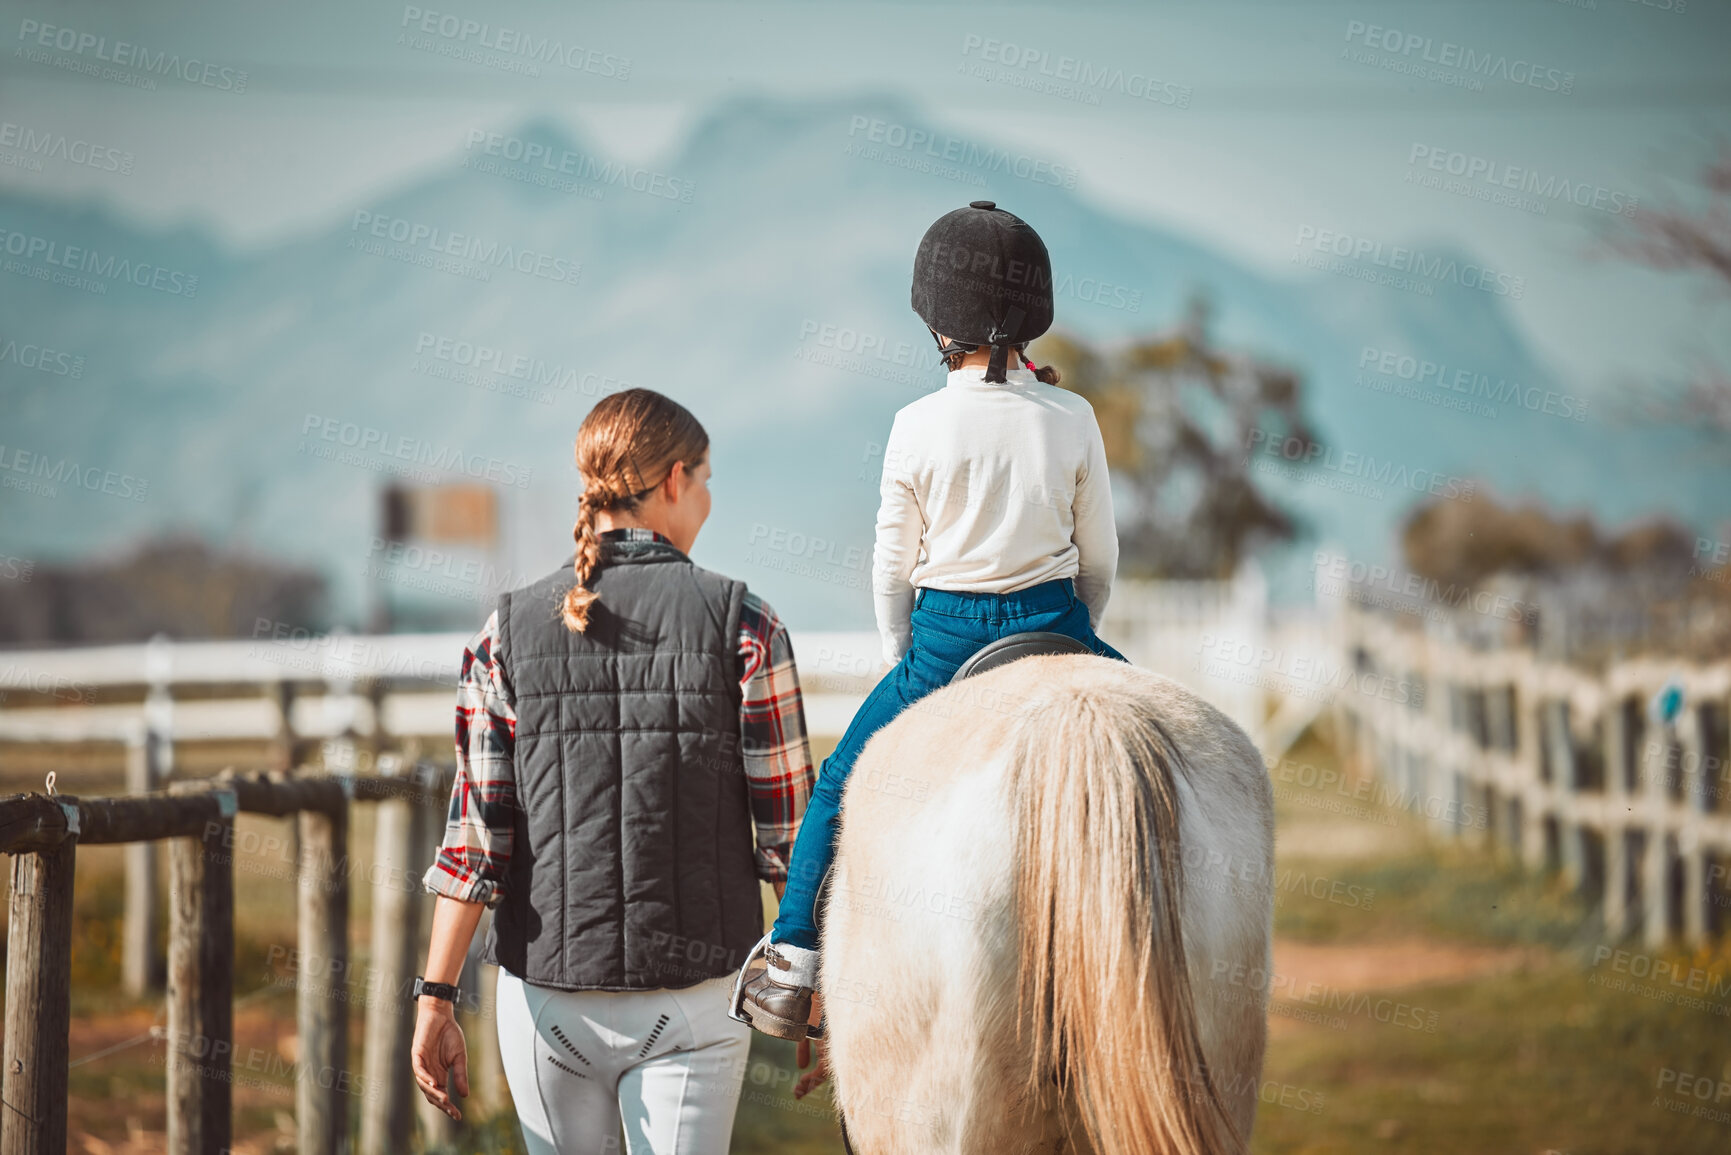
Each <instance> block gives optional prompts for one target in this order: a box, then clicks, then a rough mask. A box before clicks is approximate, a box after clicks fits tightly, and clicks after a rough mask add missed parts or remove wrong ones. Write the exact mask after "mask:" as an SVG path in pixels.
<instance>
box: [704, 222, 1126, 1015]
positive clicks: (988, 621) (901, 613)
mask: <svg viewBox="0 0 1731 1155" xmlns="http://www.w3.org/2000/svg"><path fill="white" fill-rule="evenodd" d="M913 307H914V311H915V312H916V313H918V314H919V315H920V317H921V319H922V320H924V321H925V322H926V325H927V327H928V328H930V329H931V331H932V336H933V339H935V340H936V341H937V343H938V348H939V350H940V352H941V353H942V355H943V358H944V361H945V362H946V364H947V365H948V366H949V378H948V380H947V381H946V382H945V385H944V387H943V388H942V389H939V390H937V391H935V392H933V393H930V394H927V395H926V396H924V397H922V398H920V399H919V400H918V401H915V402H914V403H913V404H911V405H908V406H906V407H905V408H903V409H902V410H901V411H900V412H898V413H897V414H896V416H895V422H894V424H893V426H892V427H891V430H890V435H889V438H888V439H887V441H886V443H885V445H884V468H883V480H882V482H881V484H880V486H879V491H880V495H881V498H882V504H881V506H880V508H879V510H878V518H877V545H876V549H875V550H874V552H873V558H872V592H873V596H874V600H875V603H876V613H877V623H878V631H879V633H880V634H881V635H882V638H883V652H884V660H885V661H887V662H889V663H890V664H891V665H892V666H893V667H894V668H893V669H891V670H890V672H889V673H888V674H887V675H885V676H884V678H883V679H882V680H881V681H879V682H878V684H877V685H876V686H875V687H874V688H873V689H872V692H871V694H870V695H869V696H868V697H867V698H866V701H865V704H864V705H863V706H861V707H860V710H859V713H858V714H856V715H855V716H854V719H853V722H852V723H851V724H850V725H849V726H848V728H847V733H846V734H845V735H843V737H842V740H841V743H840V745H838V746H837V747H836V748H835V752H834V753H833V754H831V755H830V756H829V758H827V759H826V760H825V761H824V764H823V768H822V770H821V771H820V772H819V775H818V782H817V788H816V790H815V791H814V792H813V794H812V797H811V801H810V803H809V805H808V807H807V809H806V812H805V817H804V819H803V821H802V823H801V825H800V831H799V837H798V839H797V841H796V842H795V843H794V849H793V861H792V863H791V864H790V866H789V868H788V882H787V890H786V893H785V894H784V895H783V897H782V900H781V910H780V914H779V916H778V917H777V918H776V920H775V926H774V929H772V930H771V931H770V933H769V935H768V936H767V948H766V949H765V951H764V957H765V959H766V961H767V963H768V966H767V967H765V968H764V970H763V971H762V972H761V973H759V974H757V975H755V976H753V977H752V978H750V979H749V980H747V979H746V974H745V970H742V971H741V972H740V982H741V984H742V985H740V986H739V988H738V994H737V995H736V999H737V1005H738V1011H739V1014H738V1017H741V1018H744V1019H745V1021H747V1022H749V1023H750V1024H751V1025H752V1026H753V1027H755V1028H756V1029H758V1030H760V1031H762V1032H764V1033H765V1034H770V1035H775V1036H777V1037H779V1038H784V1039H804V1038H805V1037H806V1034H807V1021H808V1020H809V1018H810V1017H811V1007H812V991H813V990H814V989H815V988H816V986H817V974H818V971H817V959H818V953H817V947H818V932H817V926H816V914H817V911H816V899H817V891H818V887H819V884H820V883H821V882H822V880H823V876H824V872H825V871H826V870H827V869H828V867H829V864H830V861H831V859H832V857H833V855H834V839H835V832H836V826H837V821H838V816H839V812H840V808H841V797H842V788H843V787H844V786H845V785H846V784H847V778H848V774H849V773H850V772H851V771H852V769H853V763H854V760H855V759H856V758H857V757H858V755H859V752H860V750H861V749H862V748H863V747H864V746H865V744H866V740H867V739H868V738H870V737H871V736H872V735H873V734H874V733H876V732H877V731H878V730H879V729H880V728H881V727H883V726H884V725H886V724H887V723H888V722H889V721H890V720H891V719H892V718H894V717H895V716H896V715H897V714H898V713H900V712H901V710H903V709H904V708H906V707H907V706H908V705H910V704H912V703H913V702H916V701H918V700H919V699H920V698H922V697H924V696H925V695H927V694H929V693H931V692H932V691H934V690H937V689H939V688H940V687H942V686H944V685H945V684H947V683H948V682H949V680H950V678H951V676H952V675H954V674H955V672H956V670H957V669H959V668H960V667H961V665H962V664H963V663H964V662H966V661H967V660H968V658H970V657H972V656H973V654H974V653H976V652H977V651H978V650H979V649H980V648H981V647H983V646H985V645H986V644H987V643H989V642H992V641H995V640H996V639H998V638H1001V637H1005V636H1007V635H1009V634H1017V633H1024V632H1028V631H1035V630H1040V631H1050V632H1053V633H1059V634H1065V635H1068V636H1069V637H1072V638H1075V639H1077V640H1078V641H1080V642H1082V643H1084V644H1085V645H1087V647H1088V648H1089V649H1090V650H1092V651H1093V652H1094V653H1096V654H1100V655H1102V656H1104V657H1111V658H1116V659H1118V660H1119V661H1124V660H1126V659H1125V658H1124V656H1123V655H1122V654H1120V653H1118V651H1117V650H1114V649H1113V648H1112V647H1111V646H1109V645H1107V644H1106V643H1105V642H1103V641H1101V640H1100V638H1099V637H1098V636H1097V635H1096V634H1095V633H1094V629H1095V627H1096V626H1097V625H1098V624H1099V621H1100V615H1101V613H1102V612H1103V611H1104V610H1105V608H1106V598H1107V596H1108V594H1109V593H1110V592H1111V587H1112V576H1113V572H1114V570H1115V569H1116V567H1117V564H1118V535H1117V529H1116V527H1115V525H1114V524H1113V520H1112V494H1111V490H1110V488H1109V485H1108V479H1107V473H1106V450H1105V445H1104V443H1103V442H1102V441H1101V437H1100V427H1099V424H1098V423H1097V422H1096V421H1095V420H1094V411H1093V409H1092V407H1091V406H1089V404H1088V402H1087V401H1086V400H1084V399H1083V398H1082V397H1080V396H1078V395H1077V394H1075V393H1071V392H1068V391H1066V390H1063V389H1058V388H1056V385H1057V382H1058V371H1057V370H1056V369H1053V368H1052V367H1050V366H1047V367H1044V368H1041V369H1038V370H1036V369H1035V368H1034V365H1033V363H1032V362H1030V361H1028V360H1027V359H1026V357H1025V355H1024V354H1025V350H1026V348H1027V344H1028V342H1030V341H1032V340H1033V339H1034V338H1035V337H1038V336H1039V335H1040V334H1042V333H1044V332H1045V331H1046V330H1047V329H1048V328H1050V327H1051V324H1052V268H1051V261H1050V259H1049V257H1048V256H1047V253H1046V246H1045V244H1044V243H1042V242H1041V240H1040V237H1039V235H1038V234H1037V233H1035V232H1034V230H1033V229H1032V228H1030V227H1029V226H1028V225H1027V223H1026V222H1024V221H1022V220H1020V219H1019V218H1017V217H1015V216H1013V215H1012V214H1010V213H1008V212H1005V211H1004V210H1003V209H1000V208H998V207H997V206H996V205H994V204H993V203H992V202H991V201H974V202H973V203H972V204H970V205H969V206H968V207H967V208H964V209H957V210H955V211H954V212H951V213H946V214H945V215H944V216H942V217H940V218H939V219H938V221H937V223H935V224H934V225H932V227H931V228H930V229H928V230H927V231H926V235H925V237H924V238H923V239H922V240H921V241H920V247H919V252H918V253H917V255H916V256H915V257H914V279H913ZM985 346H990V352H989V353H988V352H987V351H986V349H985ZM1012 349H1013V350H1014V351H1015V353H1016V362H1017V364H1018V366H1025V367H1017V368H1012V369H1009V370H1008V372H1006V370H1005V361H1006V357H1007V355H1008V353H1009V351H1010V350H1012ZM759 946H760V947H761V946H764V944H763V943H760V944H759ZM754 955H755V952H754ZM747 966H748V967H749V960H748V963H747Z"/></svg>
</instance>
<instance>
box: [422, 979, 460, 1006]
mask: <svg viewBox="0 0 1731 1155" xmlns="http://www.w3.org/2000/svg"><path fill="white" fill-rule="evenodd" d="M422 995H432V996H433V997H434V998H435V999H444V1000H445V1001H446V1002H448V1003H455V1002H456V1001H457V1000H458V999H460V998H462V997H463V992H462V991H460V990H458V989H457V985H456V984H455V983H430V982H428V981H427V980H426V979H424V978H422V977H421V976H420V975H416V976H415V992H414V994H412V995H410V996H409V997H410V998H411V999H416V1000H418V999H420V997H421V996H422Z"/></svg>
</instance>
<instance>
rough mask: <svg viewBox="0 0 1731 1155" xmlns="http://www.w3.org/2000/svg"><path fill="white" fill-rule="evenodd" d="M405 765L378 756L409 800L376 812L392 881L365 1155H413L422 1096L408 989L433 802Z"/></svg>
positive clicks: (381, 948) (375, 961)
mask: <svg viewBox="0 0 1731 1155" xmlns="http://www.w3.org/2000/svg"><path fill="white" fill-rule="evenodd" d="M404 766H405V763H404V761H403V759H401V758H400V757H398V756H396V755H392V754H383V755H380V756H379V758H378V772H379V774H380V775H381V776H384V777H398V778H399V780H400V781H401V782H402V784H403V796H401V797H397V798H389V799H385V800H383V801H381V802H379V803H378V804H377V808H376V809H375V810H374V816H375V817H374V823H373V860H374V862H375V863H377V864H378V866H379V867H381V868H382V869H381V870H379V871H378V872H377V876H382V877H383V878H384V879H385V882H384V883H383V884H382V885H380V886H378V887H377V888H376V889H375V892H374V894H373V928H372V952H371V953H372V962H371V969H370V973H369V975H368V982H367V989H368V999H367V1025H366V1042H365V1053H364V1058H363V1061H364V1063H365V1074H366V1080H365V1085H366V1088H367V1099H366V1102H365V1103H364V1104H363V1106H362V1108H361V1155H396V1153H397V1152H401V1151H406V1150H408V1148H409V1135H410V1132H411V1130H412V1129H413V1127H414V1119H415V1116H414V1100H415V1099H417V1098H419V1097H420V1095H419V1093H418V1092H417V1091H416V1089H415V1081H414V1075H413V1074H412V1073H411V1071H410V1068H409V1044H410V1043H411V1041H412V1040H413V1036H414V1030H415V1015H414V1011H415V1007H414V1004H413V1003H412V1002H411V1001H410V1000H409V997H408V991H409V989H410V986H411V984H412V983H413V981H414V976H415V962H416V959H417V958H418V954H417V952H418V949H419V946H420V941H421V926H420V923H421V920H420V917H419V915H420V913H421V908H422V906H423V905H424V904H423V903H422V902H421V897H420V894H419V891H420V868H421V867H423V866H425V865H426V864H425V863H422V862H420V855H421V844H422V843H423V842H424V841H425V840H426V833H425V827H426V825H427V804H426V800H425V799H424V798H423V797H422V792H423V787H422V786H421V783H420V780H419V775H418V774H417V775H412V776H410V775H401V776H400V775H399V771H400V770H402V769H403V768H404Z"/></svg>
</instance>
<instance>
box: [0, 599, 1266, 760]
mask: <svg viewBox="0 0 1731 1155" xmlns="http://www.w3.org/2000/svg"><path fill="white" fill-rule="evenodd" d="M1266 617H1267V590H1266V587H1265V585H1264V583H1263V581H1262V579H1261V577H1260V575H1259V574H1257V573H1256V572H1255V571H1246V573H1244V574H1242V575H1241V576H1240V577H1239V578H1238V579H1236V580H1234V581H1232V582H1120V583H1119V584H1118V586H1117V587H1116V588H1115V589H1114V592H1113V595H1112V600H1111V602H1110V604H1109V605H1108V606H1107V610H1106V618H1105V621H1104V622H1103V623H1102V628H1101V632H1102V633H1103V634H1104V635H1105V636H1106V638H1107V640H1109V641H1111V642H1112V643H1113V644H1114V645H1116V646H1118V648H1119V649H1120V650H1122V651H1123V652H1124V654H1125V656H1127V657H1129V658H1130V659H1131V660H1132V661H1134V662H1136V663H1137V664H1139V665H1144V666H1147V667H1148V668H1150V669H1154V670H1157V671H1159V672H1161V673H1165V674H1168V675H1170V676H1171V677H1174V678H1177V679H1178V680H1180V681H1183V682H1186V683H1187V684H1190V685H1192V686H1193V687H1194V688H1195V689H1196V690H1197V691H1198V692H1200V693H1202V694H1203V695H1204V696H1206V697H1208V698H1209V699H1210V700H1212V701H1214V702H1215V703H1216V704H1217V705H1219V706H1220V707H1221V708H1222V709H1224V710H1226V712H1227V713H1229V714H1231V715H1232V716H1233V717H1234V718H1235V719H1237V720H1238V721H1239V722H1240V723H1241V724H1242V725H1244V726H1245V727H1246V728H1247V729H1249V730H1250V731H1251V732H1252V733H1253V734H1255V733H1256V732H1257V728H1258V727H1259V726H1260V725H1261V723H1262V718H1263V712H1264V711H1263V699H1262V696H1261V694H1260V693H1258V692H1256V689H1255V688H1254V687H1245V686H1241V685H1237V684H1234V683H1230V682H1221V681H1219V680H1209V679H1205V678H1200V677H1198V670H1197V665H1196V655H1197V653H1198V650H1199V647H1200V644H1201V639H1202V637H1203V636H1204V635H1205V634H1208V633H1211V632H1213V633H1229V634H1233V635H1235V636H1237V635H1242V636H1245V637H1249V638H1260V637H1261V636H1262V632H1263V629H1264V623H1265V620H1266ZM792 640H793V648H794V653H795V657H796V659H797V661H798V664H799V670H800V678H801V682H802V684H803V686H804V688H805V708H806V721H807V725H808V727H809V728H810V730H811V732H812V733H813V734H814V735H827V736H838V735H840V733H841V732H842V731H843V730H844V729H846V727H847V723H848V722H849V721H850V720H851V719H852V717H853V713H854V711H855V710H856V709H857V708H858V706H859V704H860V702H861V701H862V700H863V699H864V697H865V694H866V693H867V691H869V690H870V689H871V686H872V684H873V683H874V682H875V681H876V680H877V678H878V676H879V675H880V674H881V673H882V665H883V663H882V658H881V653H880V647H879V644H878V638H877V635H876V634H875V633H873V632H870V631H828V632H826V631H797V630H796V631H793V632H792ZM467 641H468V635H466V634H462V633H437V634H386V635H379V636H366V635H355V634H345V633H341V632H333V633H329V634H313V633H308V632H306V631H280V630H279V631H276V632H275V633H272V634H267V635H265V636H261V637H258V638H250V639H240V640H224V641H206V642H170V641H168V640H167V639H157V640H155V641H152V642H149V643H146V644H142V645H120V646H77V647H66V648H60V649H50V650H11V651H0V743H53V742H122V743H128V744H132V745H137V744H139V743H142V742H145V741H146V740H147V736H148V735H155V736H156V737H155V738H154V739H150V740H154V741H161V740H162V738H163V736H165V735H169V734H172V735H173V739H174V740H175V741H182V742H184V741H211V740H235V739H257V740H279V741H292V740H320V739H330V738H336V737H340V736H342V735H344V734H360V735H378V734H390V735H393V736H396V737H437V738H441V739H444V738H448V737H449V736H450V734H451V725H452V723H451V706H452V699H451V690H452V687H454V686H455V685H456V680H457V672H458V666H459V662H460V659H461V656H462V653H463V646H464V645H465V644H466V643H467ZM138 687H143V688H144V690H145V694H144V699H143V701H142V702H140V701H138V700H136V698H135V695H123V694H120V693H114V692H113V691H119V690H123V689H134V690H135V689H136V688H138ZM11 691H24V692H26V694H25V695H18V696H17V697H27V698H28V700H29V701H30V702H32V703H34V704H15V703H16V697H14V695H12V694H11V693H10V692H11ZM8 697H14V701H13V702H7V701H6V700H5V699H6V698H8ZM110 699H113V700H110Z"/></svg>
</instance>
